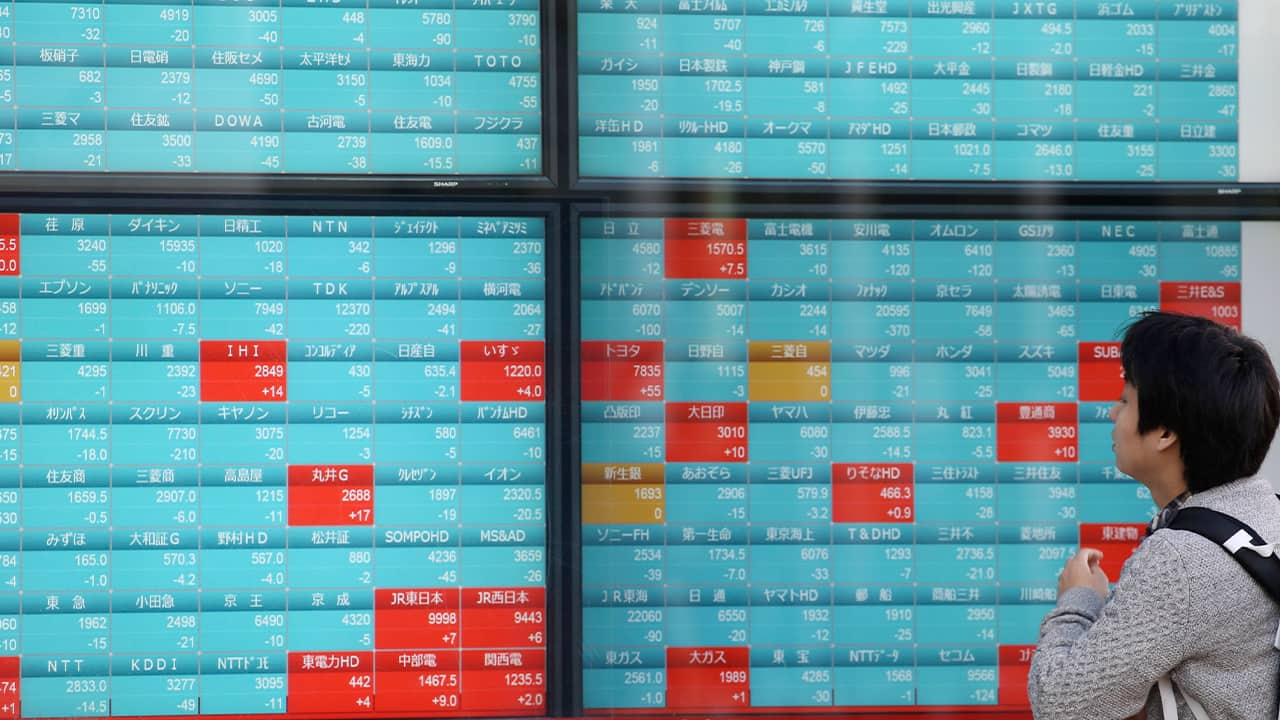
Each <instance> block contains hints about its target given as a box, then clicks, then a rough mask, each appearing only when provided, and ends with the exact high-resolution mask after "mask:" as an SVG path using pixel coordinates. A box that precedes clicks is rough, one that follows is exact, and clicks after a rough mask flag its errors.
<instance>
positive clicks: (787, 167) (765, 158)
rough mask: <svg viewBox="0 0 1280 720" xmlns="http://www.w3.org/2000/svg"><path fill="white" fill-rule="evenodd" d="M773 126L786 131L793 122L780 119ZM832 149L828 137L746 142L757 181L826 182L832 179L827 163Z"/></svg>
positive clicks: (755, 139) (753, 139) (758, 139)
mask: <svg viewBox="0 0 1280 720" xmlns="http://www.w3.org/2000/svg"><path fill="white" fill-rule="evenodd" d="M775 107H776V106H775ZM766 122H770V121H768V120H766ZM772 122H776V123H777V124H778V126H779V127H786V126H787V124H788V123H789V122H790V121H789V120H786V119H779V120H776V121H772ZM828 145H829V143H828V141H827V140H826V139H825V137H823V138H820V139H815V140H790V139H788V140H764V139H761V138H752V139H750V140H747V141H746V157H748V158H750V159H751V165H750V168H749V172H750V175H751V177H754V178H785V179H792V178H799V179H802V180H825V179H827V178H829V177H830V166H829V165H828V163H827V159H826V156H827V148H828Z"/></svg>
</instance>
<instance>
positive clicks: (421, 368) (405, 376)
mask: <svg viewBox="0 0 1280 720" xmlns="http://www.w3.org/2000/svg"><path fill="white" fill-rule="evenodd" d="M378 336H379V337H396V336H395V335H393V334H391V333H387V334H383V333H378ZM419 337H422V336H419ZM458 374H459V368H458V364H457V363H448V362H444V363H406V362H384V363H377V365H376V367H375V369H374V378H373V394H374V397H381V398H386V397H393V398H396V399H398V400H404V401H413V400H434V401H447V400H456V399H457V398H458V397H459V393H460V392H461V390H460V388H461V386H460V384H459V375H458Z"/></svg>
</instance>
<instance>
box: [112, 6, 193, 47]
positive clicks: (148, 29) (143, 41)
mask: <svg viewBox="0 0 1280 720" xmlns="http://www.w3.org/2000/svg"><path fill="white" fill-rule="evenodd" d="M167 9H169V12H168V13H166V12H164V8H163V7H157V6H155V5H114V4H112V5H107V4H105V3H104V4H103V6H102V27H103V29H104V30H103V31H104V33H105V34H106V36H107V37H109V38H111V44H113V45H123V46H126V47H127V46H146V45H178V44H186V43H189V42H190V41H191V8H189V7H183V6H178V7H170V8H167Z"/></svg>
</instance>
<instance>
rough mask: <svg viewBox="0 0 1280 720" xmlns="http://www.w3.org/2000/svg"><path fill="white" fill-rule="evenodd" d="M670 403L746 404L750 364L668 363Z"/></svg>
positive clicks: (667, 390) (667, 388) (667, 383)
mask: <svg viewBox="0 0 1280 720" xmlns="http://www.w3.org/2000/svg"><path fill="white" fill-rule="evenodd" d="M664 369H665V371H666V391H665V392H666V399H667V402H698V401H705V402H743V401H745V400H746V399H747V364H746V363H710V362H687V363H685V362H672V361H667V363H666V366H665V368H664Z"/></svg>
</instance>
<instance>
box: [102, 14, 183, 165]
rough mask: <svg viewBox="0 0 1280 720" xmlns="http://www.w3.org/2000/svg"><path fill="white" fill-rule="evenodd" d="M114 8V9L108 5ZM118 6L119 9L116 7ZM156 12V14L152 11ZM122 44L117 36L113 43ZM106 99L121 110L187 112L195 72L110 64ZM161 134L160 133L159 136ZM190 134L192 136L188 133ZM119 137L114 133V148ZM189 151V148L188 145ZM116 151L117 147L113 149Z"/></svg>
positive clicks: (106, 81) (107, 70)
mask: <svg viewBox="0 0 1280 720" xmlns="http://www.w3.org/2000/svg"><path fill="white" fill-rule="evenodd" d="M106 7H108V8H111V9H114V8H113V7H112V6H109V5H108V6H106ZM117 7H118V6H117ZM153 12H154V11H153ZM118 42H121V41H119V40H117V39H116V38H115V37H114V36H113V37H112V43H113V44H114V43H118ZM104 78H105V86H106V98H105V100H104V104H107V105H109V106H110V107H112V108H115V109H118V110H126V109H134V108H146V109H147V110H151V111H179V112H181V111H183V110H185V111H187V117H188V118H190V112H191V109H192V107H193V105H192V96H191V91H192V88H193V87H194V84H193V83H192V79H193V76H192V71H191V69H189V68H146V67H118V66H112V65H109V66H107V68H106V71H105V75H104ZM159 134H160V133H157V135H159ZM188 135H189V134H188ZM119 137H120V136H119V134H117V133H112V137H111V140H112V145H113V146H114V144H115V142H116V139H117V138H119ZM185 147H188V148H190V147H191V146H190V145H185ZM112 149H114V147H113V148H112Z"/></svg>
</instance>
